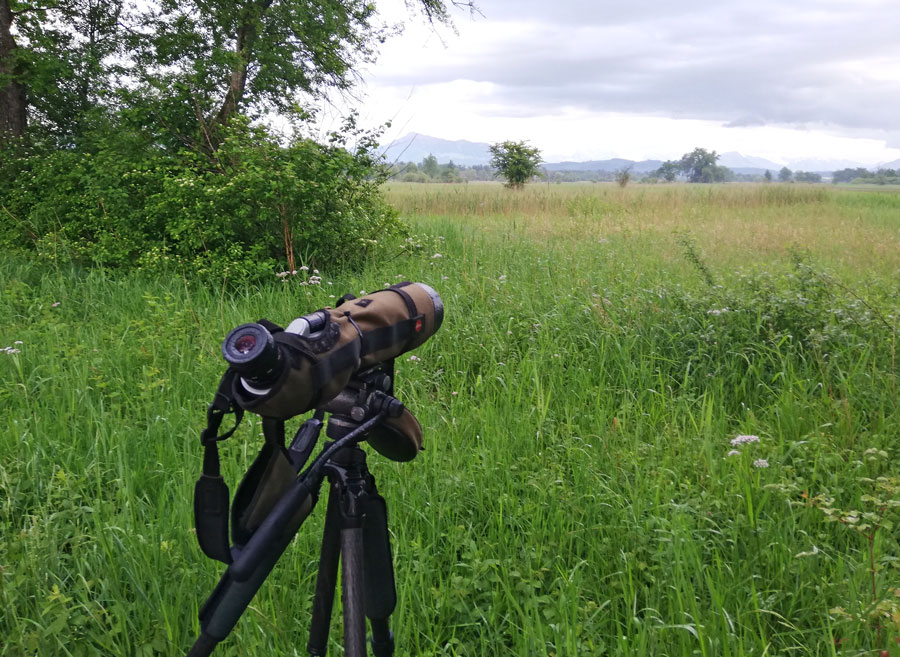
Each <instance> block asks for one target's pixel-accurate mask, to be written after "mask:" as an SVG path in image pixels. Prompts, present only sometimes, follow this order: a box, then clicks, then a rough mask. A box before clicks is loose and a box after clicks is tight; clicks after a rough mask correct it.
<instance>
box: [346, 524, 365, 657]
mask: <svg viewBox="0 0 900 657" xmlns="http://www.w3.org/2000/svg"><path fill="white" fill-rule="evenodd" d="M347 520H348V519H346V518H345V525H344V527H343V528H342V529H341V566H342V570H341V584H342V586H343V603H344V653H345V654H346V655H347V657H366V615H365V584H364V581H365V569H364V567H363V552H364V550H363V528H362V523H361V522H360V521H361V518H360V517H359V516H356V517H355V518H351V519H350V522H349V523H348V522H347ZM354 521H355V522H354ZM348 524H350V525H351V526H347V525H348ZM353 524H355V525H356V526H352V525H353Z"/></svg>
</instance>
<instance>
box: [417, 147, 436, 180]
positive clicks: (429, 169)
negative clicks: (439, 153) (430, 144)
mask: <svg viewBox="0 0 900 657" xmlns="http://www.w3.org/2000/svg"><path fill="white" fill-rule="evenodd" d="M420 168H421V171H422V173H424V174H425V175H426V176H428V177H429V178H437V177H438V174H439V173H440V166H439V165H438V160H437V158H436V157H435V156H434V155H432V154H430V153H429V154H428V156H427V157H426V158H425V159H424V160H422V164H421V167H420Z"/></svg>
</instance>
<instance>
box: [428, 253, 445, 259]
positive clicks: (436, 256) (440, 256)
mask: <svg viewBox="0 0 900 657" xmlns="http://www.w3.org/2000/svg"><path fill="white" fill-rule="evenodd" d="M443 257H444V256H442V255H441V254H440V253H435V254H434V255H433V256H431V259H432V260H436V259H438V258H443Z"/></svg>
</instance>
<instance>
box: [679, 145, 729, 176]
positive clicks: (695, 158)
mask: <svg viewBox="0 0 900 657" xmlns="http://www.w3.org/2000/svg"><path fill="white" fill-rule="evenodd" d="M718 159H719V155H718V154H717V153H716V152H715V151H707V150H706V149H705V148H695V149H694V150H693V151H692V152H690V153H685V154H684V155H683V156H682V158H681V162H680V166H681V171H682V172H683V173H684V175H685V176H687V179H688V182H692V183H701V182H702V183H712V182H723V181H724V180H725V179H726V178H727V177H728V174H729V173H730V172H729V169H727V168H726V167H721V166H719V165H718V164H716V162H717V161H718Z"/></svg>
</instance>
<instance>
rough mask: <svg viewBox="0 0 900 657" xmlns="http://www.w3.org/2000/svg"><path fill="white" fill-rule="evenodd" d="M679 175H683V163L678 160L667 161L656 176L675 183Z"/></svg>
mask: <svg viewBox="0 0 900 657" xmlns="http://www.w3.org/2000/svg"><path fill="white" fill-rule="evenodd" d="M679 173H681V162H679V161H677V160H667V161H666V162H663V163H662V165H660V167H659V168H658V169H657V170H656V176H657V177H658V178H662V179H663V180H665V181H666V182H674V181H675V178H677V177H678V174H679Z"/></svg>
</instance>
